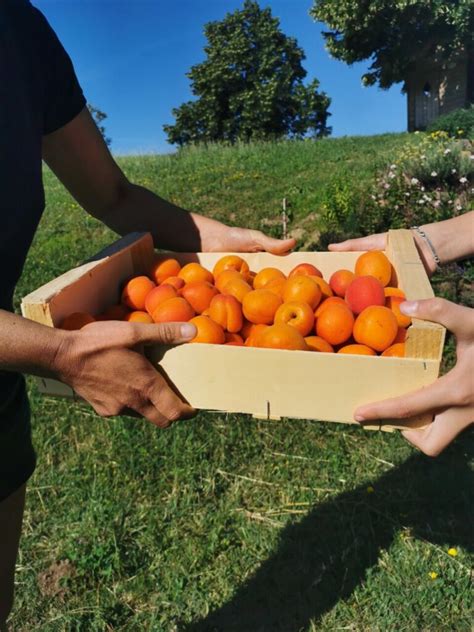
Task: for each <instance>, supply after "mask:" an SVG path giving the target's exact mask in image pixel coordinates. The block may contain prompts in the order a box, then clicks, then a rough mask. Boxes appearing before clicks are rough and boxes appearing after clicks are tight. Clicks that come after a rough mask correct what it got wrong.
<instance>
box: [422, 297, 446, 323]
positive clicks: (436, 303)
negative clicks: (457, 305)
mask: <svg viewBox="0 0 474 632" xmlns="http://www.w3.org/2000/svg"><path fill="white" fill-rule="evenodd" d="M447 305H448V301H447V300H446V299H444V298H438V297H436V298H430V299H428V300H427V301H426V303H425V306H426V307H427V308H428V310H429V312H430V313H431V314H432V316H434V317H436V318H437V317H439V316H441V315H442V314H443V313H444V312H445V311H446V307H447Z"/></svg>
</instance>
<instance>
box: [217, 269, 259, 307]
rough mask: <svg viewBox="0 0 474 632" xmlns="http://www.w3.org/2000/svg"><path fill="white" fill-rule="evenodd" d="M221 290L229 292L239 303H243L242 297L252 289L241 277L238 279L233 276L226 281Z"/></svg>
mask: <svg viewBox="0 0 474 632" xmlns="http://www.w3.org/2000/svg"><path fill="white" fill-rule="evenodd" d="M223 274H225V273H223ZM221 291H222V294H230V295H231V296H234V297H235V298H236V299H237V300H238V301H239V303H243V300H244V297H245V296H246V295H247V294H248V293H249V292H251V291H252V288H251V287H250V285H249V284H248V283H247V282H246V281H244V280H243V278H240V279H238V278H237V277H235V278H232V279H230V280H229V281H227V283H226V284H225V285H224V287H223V288H222V290H221Z"/></svg>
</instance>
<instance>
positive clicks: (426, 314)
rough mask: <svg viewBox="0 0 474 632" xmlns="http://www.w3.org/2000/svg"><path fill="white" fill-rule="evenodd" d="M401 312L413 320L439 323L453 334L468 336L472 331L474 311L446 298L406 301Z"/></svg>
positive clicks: (401, 305)
mask: <svg viewBox="0 0 474 632" xmlns="http://www.w3.org/2000/svg"><path fill="white" fill-rule="evenodd" d="M400 311H401V312H402V313H403V314H406V315H407V316H411V317H413V318H420V319H422V320H429V321H430V322H433V323H439V324H440V325H443V326H444V327H446V329H449V331H452V332H453V333H457V332H459V333H460V334H466V332H469V331H471V330H472V322H473V319H472V312H473V310H472V309H470V308H469V307H463V306H462V305H456V303H452V302H451V301H447V300H446V299H444V298H429V299H425V300H420V301H404V302H403V303H401V304H400Z"/></svg>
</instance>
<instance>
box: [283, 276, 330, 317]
mask: <svg viewBox="0 0 474 632" xmlns="http://www.w3.org/2000/svg"><path fill="white" fill-rule="evenodd" d="M321 297H322V292H321V288H320V287H319V285H318V284H317V283H316V281H314V279H312V278H311V277H309V276H304V275H301V274H300V275H296V276H292V277H291V278H289V279H288V281H287V282H286V283H285V287H284V289H283V301H284V302H285V303H288V302H289V301H303V302H304V303H308V305H309V306H310V307H311V309H313V310H314V309H316V307H317V306H318V305H319V303H320V301H321Z"/></svg>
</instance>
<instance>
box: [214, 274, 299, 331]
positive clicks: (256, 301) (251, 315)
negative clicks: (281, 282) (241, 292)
mask: <svg viewBox="0 0 474 632" xmlns="http://www.w3.org/2000/svg"><path fill="white" fill-rule="evenodd" d="M295 278H298V277H295ZM226 289H227V286H226ZM281 302H282V301H281V298H280V297H279V296H277V295H276V294H274V293H273V292H271V291H270V290H252V291H251V292H248V293H247V294H246V295H245V296H244V299H243V301H242V310H243V312H244V316H245V318H246V319H247V320H249V321H250V322H251V323H255V324H256V325H271V324H272V323H273V319H274V317H275V313H276V311H277V309H278V308H279V307H280V305H281Z"/></svg>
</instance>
